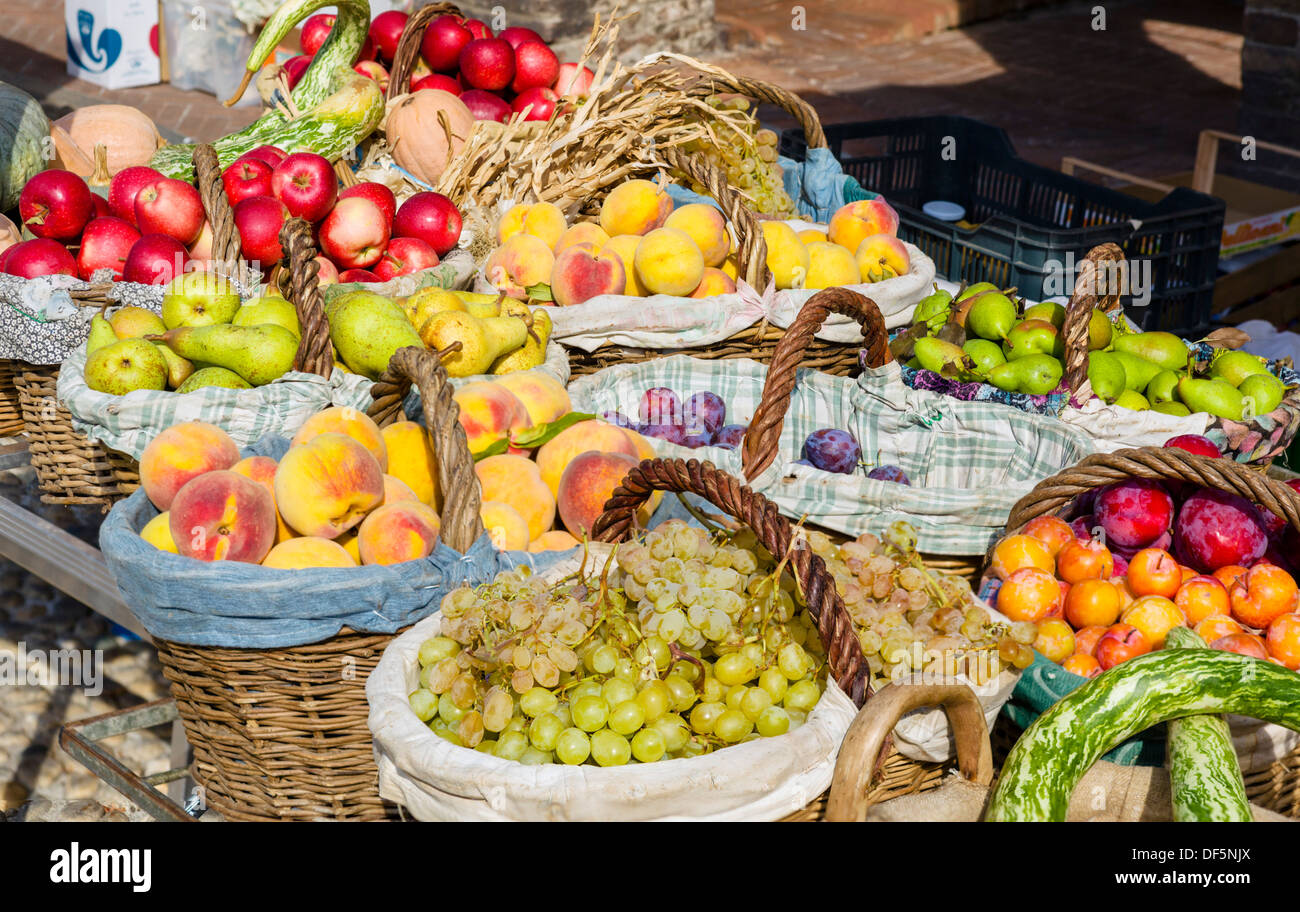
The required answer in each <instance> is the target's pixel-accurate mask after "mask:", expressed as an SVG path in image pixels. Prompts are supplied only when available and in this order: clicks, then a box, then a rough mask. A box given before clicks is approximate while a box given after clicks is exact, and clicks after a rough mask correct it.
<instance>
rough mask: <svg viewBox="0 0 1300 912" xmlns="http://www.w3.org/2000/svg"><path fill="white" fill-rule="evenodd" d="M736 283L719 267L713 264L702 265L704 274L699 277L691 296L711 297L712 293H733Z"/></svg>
mask: <svg viewBox="0 0 1300 912" xmlns="http://www.w3.org/2000/svg"><path fill="white" fill-rule="evenodd" d="M735 293H736V283H735V282H733V281H732V280H731V277H730V276H729V275H727V274H726V273H725V272H723V271H722V270H721V269H716V268H714V267H713V266H705V267H704V275H703V276H701V277H700V284H699V285H696V286H695V290H694V291H692V292H691V297H692V298H711V297H713V296H714V295H724V294H735Z"/></svg>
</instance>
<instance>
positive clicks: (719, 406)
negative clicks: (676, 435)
mask: <svg viewBox="0 0 1300 912" xmlns="http://www.w3.org/2000/svg"><path fill="white" fill-rule="evenodd" d="M682 417H683V419H684V420H685V422H686V427H687V429H688V430H690V431H692V432H694V433H700V432H703V433H705V434H709V435H710V436H711V435H713V434H716V433H717V432H718V428H720V427H722V425H723V424H725V423H726V420H727V404H726V403H725V402H723V401H722V397H721V396H719V395H718V394H717V393H710V392H703V393H696V394H695V395H693V396H691V397H690V398H689V399H687V400H686V404H685V405H684V406H683V408H682Z"/></svg>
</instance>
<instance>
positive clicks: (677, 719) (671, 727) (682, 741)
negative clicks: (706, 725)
mask: <svg viewBox="0 0 1300 912" xmlns="http://www.w3.org/2000/svg"><path fill="white" fill-rule="evenodd" d="M648 727H649V728H651V729H654V730H655V731H657V732H659V734H660V736H661V737H662V738H663V739H664V746H665V748H666V750H667V751H668V752H669V753H676V752H677V751H679V750H681V749H682V748H683V747H685V746H686V742H687V741H689V740H690V738H691V731H690V729H689V728H687V726H686V722H685V720H683V719H682V717H681V716H679V715H677V714H676V713H668V714H666V715H662V716H660V717H659V718H658V719H655V720H654V721H653V722H651V723H650V725H649V726H648Z"/></svg>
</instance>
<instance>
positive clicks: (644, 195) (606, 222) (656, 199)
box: [600, 179, 673, 237]
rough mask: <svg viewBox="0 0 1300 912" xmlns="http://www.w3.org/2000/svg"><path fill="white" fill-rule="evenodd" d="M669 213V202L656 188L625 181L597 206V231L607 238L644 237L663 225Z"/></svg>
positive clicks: (663, 193)
mask: <svg viewBox="0 0 1300 912" xmlns="http://www.w3.org/2000/svg"><path fill="white" fill-rule="evenodd" d="M672 211H673V201H672V199H671V198H670V197H669V196H668V194H667V192H666V191H664V190H663V189H661V188H660V187H659V185H658V184H656V183H654V182H653V181H648V180H640V179H638V180H630V181H625V182H624V183H621V184H619V185H618V186H617V187H615V188H614V189H613V190H611V191H610V192H609V195H608V196H606V197H605V201H604V202H603V203H601V204H600V227H602V228H604V229H605V233H606V234H608V235H609V236H610V237H614V236H616V235H619V234H648V233H649V232H651V231H654V230H655V229H656V228H658V227H660V226H661V225H663V223H664V220H665V219H667V218H668V216H669V214H670V213H671V212H672Z"/></svg>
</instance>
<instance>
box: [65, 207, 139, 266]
mask: <svg viewBox="0 0 1300 912" xmlns="http://www.w3.org/2000/svg"><path fill="white" fill-rule="evenodd" d="M138 240H140V232H138V231H136V230H135V229H134V228H132V227H131V226H130V225H129V224H128V223H127V222H125V221H123V220H122V219H120V218H114V217H113V216H111V215H109V216H105V217H103V218H97V219H91V220H90V222H89V224H87V225H86V230H85V231H83V232H82V233H81V249H80V250H78V251H77V273H78V274H79V275H80V276H81V277H82V278H83V279H85V280H86V281H87V282H89V281H90V277H91V276H92V275H93V274H94V272H95V270H97V269H109V270H112V273H113V281H115V282H117V281H120V280H121V278H122V270H123V269H124V268H125V267H126V257H127V254H129V253H130V252H131V248H132V247H133V246H135V242H136V241H138Z"/></svg>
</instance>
